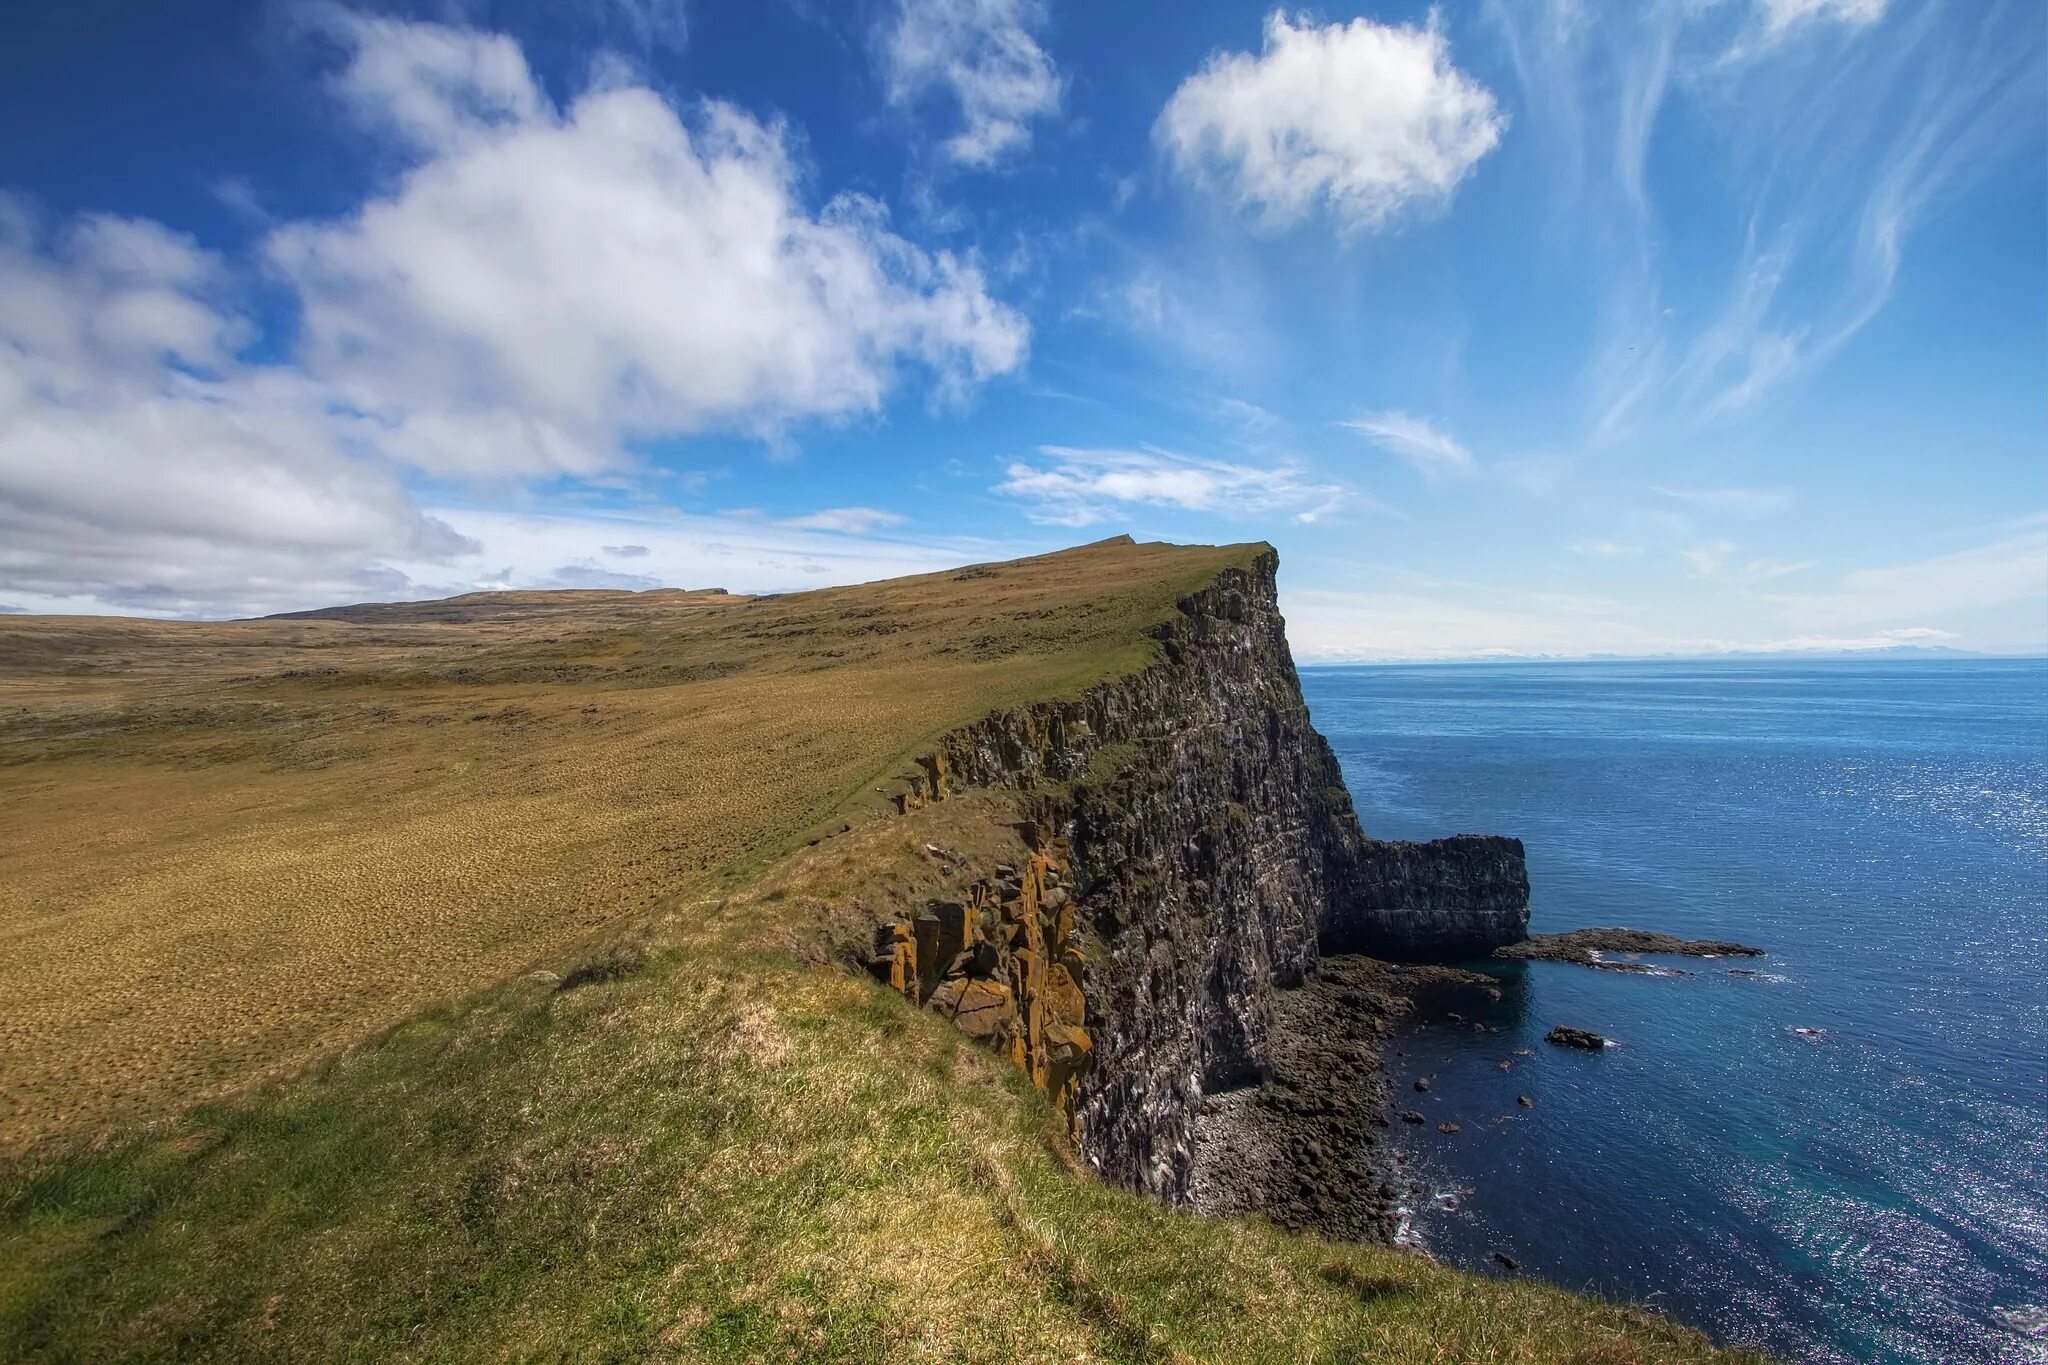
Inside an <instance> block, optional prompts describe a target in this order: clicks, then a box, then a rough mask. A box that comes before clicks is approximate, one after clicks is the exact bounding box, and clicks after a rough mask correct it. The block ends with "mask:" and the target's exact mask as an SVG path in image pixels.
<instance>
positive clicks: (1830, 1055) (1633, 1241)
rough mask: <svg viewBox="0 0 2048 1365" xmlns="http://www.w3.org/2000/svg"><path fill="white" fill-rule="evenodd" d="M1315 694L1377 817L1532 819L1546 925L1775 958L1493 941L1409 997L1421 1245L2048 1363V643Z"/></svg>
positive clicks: (1849, 1354)
mask: <svg viewBox="0 0 2048 1365" xmlns="http://www.w3.org/2000/svg"><path fill="white" fill-rule="evenodd" d="M1302 687H1303V691H1304V693H1305V694H1306V696H1307V698H1308V702H1309V707H1310V710H1311V712H1312V713H1313V715H1314V719H1315V723H1316V726H1317V728H1319V729H1320V730H1321V731H1322V732H1323V733H1324V734H1325V735H1326V736H1328V738H1329V740H1330V743H1331V745H1332V747H1334V748H1335V750H1336V752H1337V756H1338V758H1339V760H1340V761H1341V762H1342V764H1343V768H1344V776H1345V781H1346V783H1347V784H1348V785H1349V787H1350V789H1351V793H1352V796H1353V798H1354V799H1355V801H1356V804H1357V808H1358V813H1359V818H1360V820H1361V822H1362V823H1363V824H1364V826H1365V828H1366V830H1367V832H1368V833H1370V834H1372V835H1375V836H1377V837H1380V838H1390V839H1428V838H1434V837H1437V836H1440V835H1447V834H1457V833H1468V832H1469V833H1498V834H1512V835H1516V836H1519V837H1520V838H1521V839H1522V840H1523V841H1524V843H1525V844H1526V845H1527V849H1528V860H1529V878H1530V927H1531V929H1532V931H1535V932H1557V931H1561V930H1566V929H1577V928H1584V927H1590V926H1607V925H1620V926H1626V927H1630V928H1638V929H1654V930H1663V931H1666V932H1669V933H1674V934H1679V935H1682V936H1684V937H1687V938H1720V939H1734V940H1738V941H1740V942H1744V943H1749V944H1754V945H1756V946H1758V947H1761V948H1765V949H1767V950H1768V952H1769V956H1767V957H1764V958H1761V959H1713V958H1706V959H1694V958H1670V959H1649V961H1650V963H1651V965H1654V966H1660V967H1668V968H1670V969H1672V970H1673V971H1674V972H1683V973H1685V974H1684V975H1661V974H1660V975H1644V974H1625V973H1621V972H1611V971H1600V970H1595V969H1592V968H1588V967H1582V966H1575V965H1570V964H1563V963H1543V962H1537V963H1527V964H1516V965H1509V964H1504V963H1494V964H1491V966H1489V967H1488V968H1487V970H1489V971H1491V972H1493V973H1494V974H1495V975H1497V976H1498V977H1499V978H1500V986H1501V999H1500V1001H1499V1003H1498V1004H1497V1005H1493V1006H1490V1007H1484V1008H1475V1007H1474V1006H1473V1005H1471V1004H1470V1003H1466V1002H1463V1001H1461V1002H1459V1003H1458V1006H1457V1008H1456V1010H1455V1011H1453V1010H1451V1009H1450V1008H1449V1006H1448V1005H1444V1006H1442V1007H1440V1008H1437V1009H1432V1010H1430V1011H1427V1012H1425V1014H1424V1015H1422V1016H1420V1017H1419V1018H1418V1019H1417V1020H1416V1021H1414V1022H1413V1023H1412V1024H1411V1025H1410V1026H1409V1027H1407V1028H1405V1029H1404V1031H1403V1032H1402V1033H1401V1034H1400V1035H1399V1036H1397V1037H1396V1038H1395V1039H1394V1041H1393V1043H1392V1044H1391V1046H1390V1050H1389V1056H1388V1061H1389V1064H1390V1066H1391V1067H1392V1068H1393V1071H1392V1075H1393V1080H1394V1083H1395V1086H1396V1102H1397V1103H1398V1104H1399V1105H1400V1106H1401V1107H1403V1108H1409V1107H1413V1108H1416V1109H1419V1110H1421V1111H1423V1112H1424V1114H1425V1117H1426V1118H1427V1124H1426V1125H1424V1126H1421V1127H1419V1128H1418V1127H1410V1126H1408V1125H1401V1124H1397V1125H1396V1126H1395V1129H1394V1130H1393V1131H1394V1133H1395V1135H1396V1138H1397V1140H1398V1141H1399V1142H1400V1143H1401V1144H1402V1149H1403V1156H1404V1159H1405V1160H1406V1161H1407V1163H1408V1167H1409V1170H1410V1171H1411V1173H1412V1174H1413V1177H1414V1179H1415V1182H1416V1183H1417V1184H1418V1185H1419V1186H1420V1189H1419V1191H1418V1192H1417V1193H1416V1194H1415V1195H1414V1196H1413V1197H1412V1199H1411V1201H1410V1217H1409V1220H1408V1230H1407V1232H1406V1234H1405V1236H1406V1237H1407V1238H1408V1239H1410V1240H1412V1241H1413V1242H1415V1243H1416V1244H1418V1245H1420V1246H1421V1247H1423V1248H1424V1249H1426V1250H1427V1251H1428V1252H1429V1253H1431V1254H1432V1255H1434V1256H1436V1257H1437V1258H1439V1259H1441V1260H1444V1261H1447V1262H1450V1263H1453V1264H1457V1265H1460V1266H1465V1267H1468V1268H1471V1269H1475V1270H1481V1271H1485V1272H1487V1273H1493V1274H1507V1273H1519V1274H1524V1275H1537V1276H1541V1277H1543V1278H1544V1279H1546V1280H1549V1281H1552V1282H1554V1283H1557V1284H1560V1285H1565V1286H1568V1287H1571V1288H1574V1289H1579V1290H1586V1291H1591V1292H1593V1293H1596V1294H1600V1295H1604V1296H1607V1297H1611V1298H1616V1299H1621V1300H1627V1301H1632V1302H1637V1303H1642V1304H1646V1305H1649V1306H1650V1307H1652V1308H1653V1309H1655V1310H1657V1311H1660V1312H1664V1313H1667V1314H1669V1315H1670V1316H1672V1317H1674V1318H1676V1319H1678V1320H1680V1321H1683V1322H1687V1323H1690V1324H1692V1325H1694V1326H1696V1327H1698V1328H1701V1329H1703V1330H1704V1331H1706V1332H1708V1333H1709V1334H1710V1335H1712V1336H1714V1337H1715V1338H1717V1339H1719V1340H1721V1341H1724V1342H1729V1343H1740V1344H1746V1345H1751V1346H1755V1347H1759V1348H1762V1349H1765V1350H1768V1351H1770V1352H1772V1353H1774V1354H1776V1355H1777V1356H1779V1357H1780V1358H1783V1359H1788V1360H1795V1361H1828V1362H1835V1361H1854V1362H1908V1361H1911V1362H1943V1363H1944V1365H1964V1363H1966V1362H1999V1365H2021V1363H2022V1362H2025V1363H2026V1365H2041V1363H2042V1362H2048V662H2044V661H2034V660H1990V661H1976V660H1968V661H1962V660H1942V661H1932V660H1915V661H1910V662H1907V661H1884V662H1879V661H1867V660H1865V661H1859V660H1839V661H1838V660H1821V661H1813V662H1800V663H1780V662H1755V663H1750V662H1734V661H1713V662H1705V663H1665V662H1656V663H1618V662H1617V663H1606V662H1601V663H1544V664H1457V665H1428V666H1423V665H1415V666H1373V667H1346V668H1305V669H1303V670H1302ZM1749 972H1753V973H1755V975H1746V974H1742V973H1749ZM1452 1013H1456V1014H1457V1015H1459V1016H1461V1017H1458V1018H1452V1017H1450V1015H1451V1014H1452ZM1558 1024H1566V1025H1571V1026H1574V1027H1577V1028H1584V1029H1590V1030H1593V1031H1595V1032H1597V1033H1600V1034H1602V1035H1605V1036H1606V1037H1607V1038H1609V1039H1611V1040H1613V1041H1612V1044H1611V1045H1610V1046H1609V1047H1608V1048H1606V1049H1605V1050H1603V1051H1600V1052H1577V1051H1568V1050H1565V1049H1562V1048H1558V1047H1552V1046H1546V1045H1545V1043H1544V1042H1543V1037H1544V1034H1545V1033H1546V1032H1548V1031H1549V1029H1550V1028H1551V1027H1552V1026H1554V1025H1558ZM1503 1063H1505V1065H1503ZM1418 1077H1420V1078H1425V1079H1427V1080H1428V1081H1429V1083H1430V1089H1429V1090H1428V1092H1427V1093H1418V1092H1416V1091H1414V1089H1413V1086H1412V1081H1413V1080H1414V1079H1415V1078H1418ZM1525 1095H1526V1096H1528V1097H1529V1098H1530V1100H1531V1101H1532V1102H1533V1107H1528V1108H1525V1107H1523V1106H1522V1105H1521V1104H1520V1103H1519V1102H1518V1097H1519V1096H1525ZM1440 1122H1450V1123H1455V1124H1457V1125H1458V1127H1459V1130H1460V1131H1459V1132H1458V1133H1456V1134H1454V1135H1444V1134H1440V1133H1438V1132H1437V1131H1436V1124H1438V1123H1440ZM1496 1253H1498V1254H1499V1255H1500V1256H1504V1257H1506V1258H1508V1259H1510V1260H1512V1261H1513V1262H1514V1263H1515V1264H1516V1266H1517V1267H1518V1268H1519V1269H1518V1270H1517V1271H1515V1272H1509V1271H1508V1270H1507V1269H1506V1268H1505V1267H1504V1266H1503V1265H1502V1263H1501V1262H1500V1261H1499V1260H1497V1259H1496Z"/></svg>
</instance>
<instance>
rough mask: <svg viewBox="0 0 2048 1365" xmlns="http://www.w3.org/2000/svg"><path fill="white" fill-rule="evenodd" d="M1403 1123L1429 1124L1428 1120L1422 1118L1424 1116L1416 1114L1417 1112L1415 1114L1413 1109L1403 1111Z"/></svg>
mask: <svg viewBox="0 0 2048 1365" xmlns="http://www.w3.org/2000/svg"><path fill="white" fill-rule="evenodd" d="M1401 1122H1403V1123H1427V1122H1428V1120H1427V1119H1425V1118H1423V1117H1422V1115H1420V1114H1418V1113H1416V1112H1415V1111H1414V1110H1413V1109H1403V1110H1402V1111H1401Z"/></svg>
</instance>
